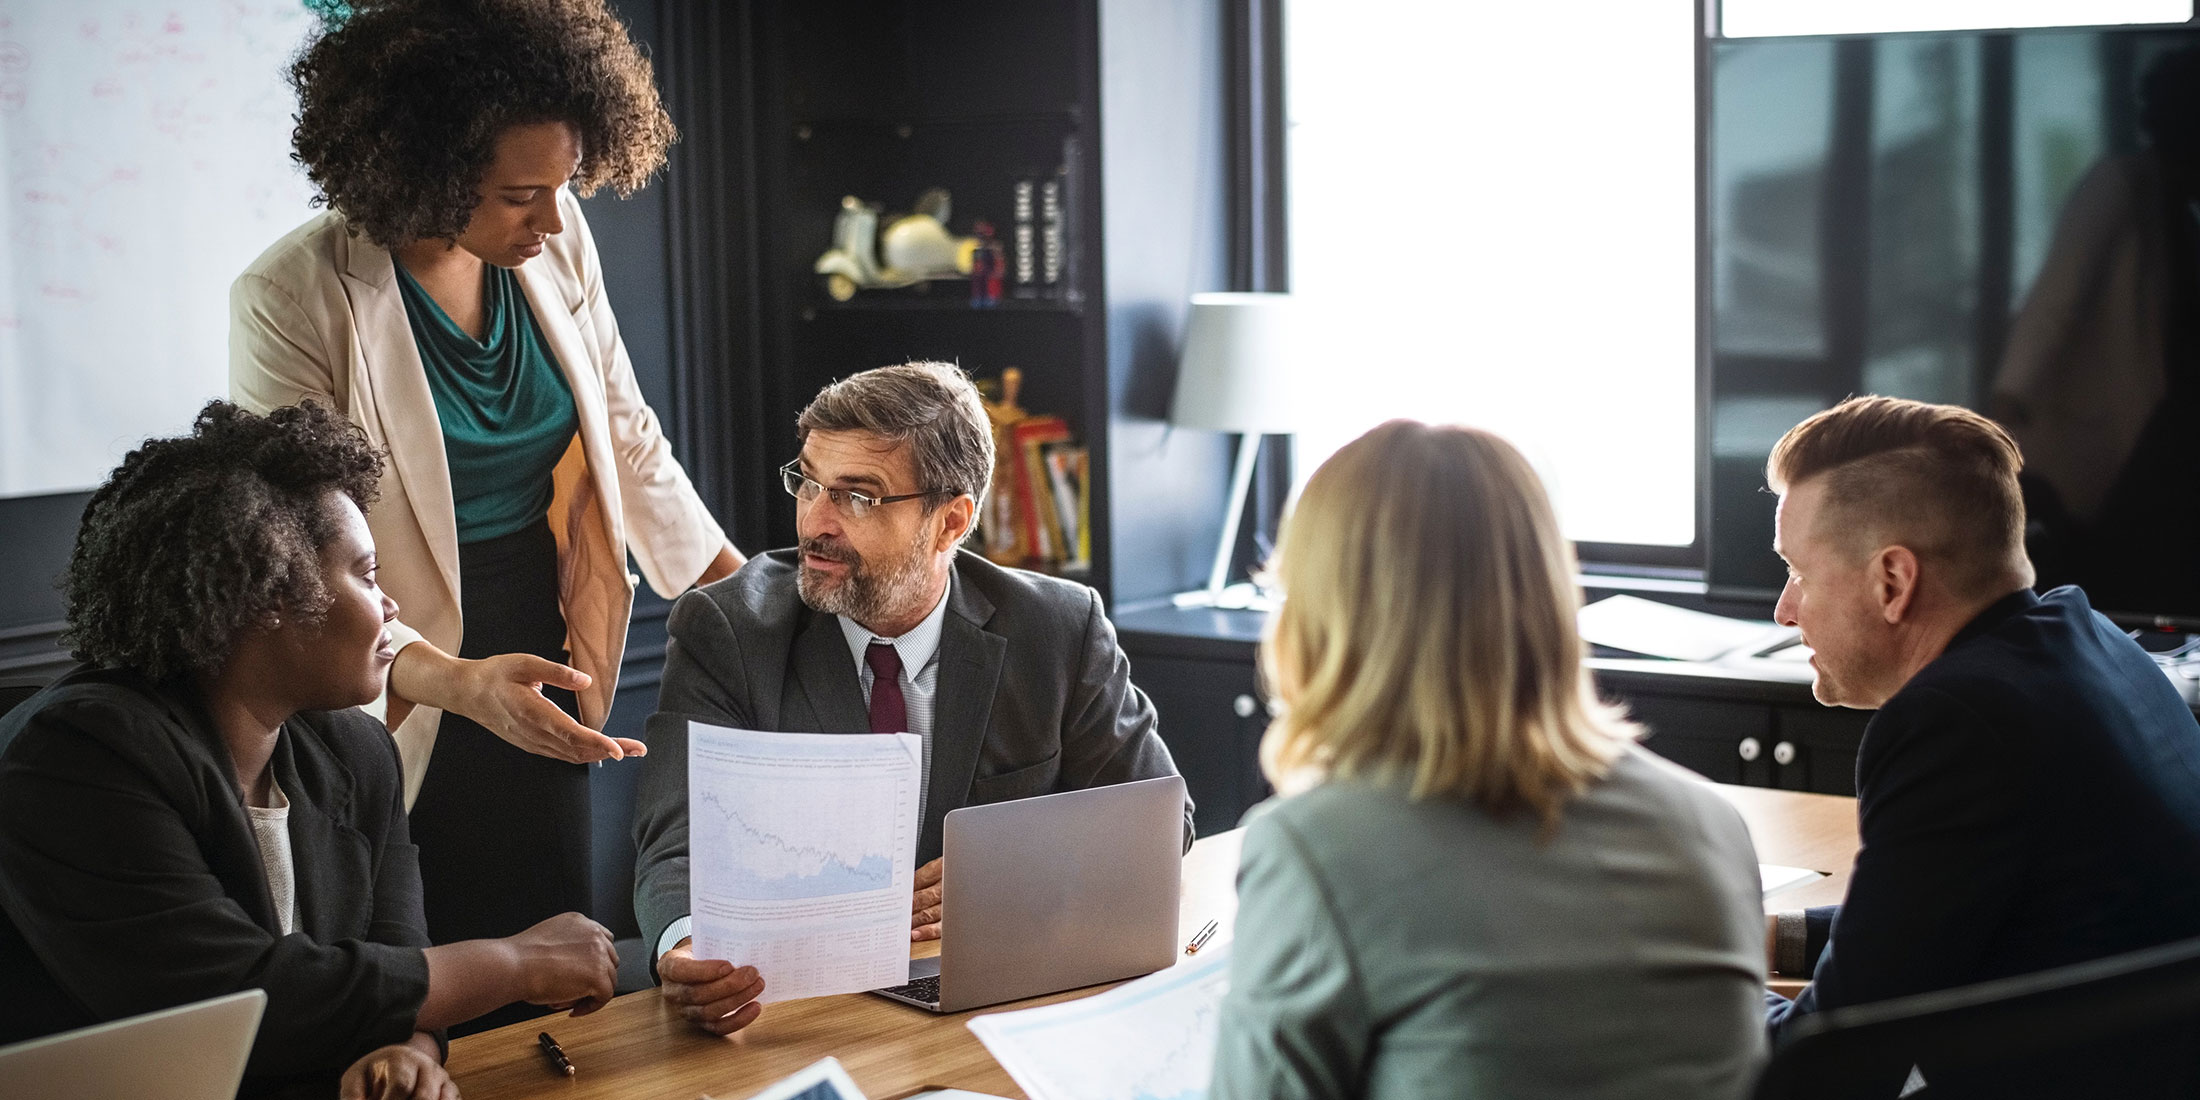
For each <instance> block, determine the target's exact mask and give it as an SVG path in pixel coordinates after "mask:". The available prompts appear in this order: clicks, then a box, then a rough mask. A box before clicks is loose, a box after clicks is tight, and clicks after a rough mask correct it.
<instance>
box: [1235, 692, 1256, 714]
mask: <svg viewBox="0 0 2200 1100" xmlns="http://www.w3.org/2000/svg"><path fill="white" fill-rule="evenodd" d="M1230 709H1232V710H1234V711H1237V716H1238V717H1240V718H1251V717H1252V716H1253V712H1254V711H1256V710H1259V709H1260V702H1259V700H1256V699H1254V698H1253V697H1252V696H1250V695H1240V696H1238V697H1237V698H1236V699H1235V700H1232V701H1231V703H1230Z"/></svg>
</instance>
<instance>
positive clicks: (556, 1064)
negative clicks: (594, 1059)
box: [535, 1031, 574, 1077]
mask: <svg viewBox="0 0 2200 1100" xmlns="http://www.w3.org/2000/svg"><path fill="white" fill-rule="evenodd" d="M535 1041H536V1042H537V1043H540V1044H542V1054H543V1057H545V1058H548V1059H550V1068H551V1069H554V1070H557V1071H558V1072H559V1073H562V1074H564V1075H566V1076H567V1077H571V1076H573V1073H574V1070H573V1063H571V1062H568V1061H566V1060H565V1052H564V1051H563V1050H560V1049H558V1041H557V1040H556V1039H553V1038H551V1037H550V1033H549V1032H547V1031H545V1032H543V1033H542V1034H540V1035H537V1036H535Z"/></svg>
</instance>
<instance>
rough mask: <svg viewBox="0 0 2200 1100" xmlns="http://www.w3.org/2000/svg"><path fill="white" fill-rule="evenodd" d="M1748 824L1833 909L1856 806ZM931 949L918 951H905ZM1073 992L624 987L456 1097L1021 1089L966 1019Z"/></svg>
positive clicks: (1197, 895)
mask: <svg viewBox="0 0 2200 1100" xmlns="http://www.w3.org/2000/svg"><path fill="white" fill-rule="evenodd" d="M1718 790H1719V793H1721V794H1723V795H1725V796H1726V797H1727V799H1728V800H1729V801H1731V802H1733V803H1734V805H1735V807H1736V808H1737V809H1739V810H1741V812H1742V817H1743V818H1744V819H1745V820H1747V821H1748V822H1749V829H1750V834H1751V836H1752V837H1753V838H1754V839H1755V840H1756V844H1757V858H1758V859H1760V860H1762V861H1764V862H1766V863H1777V864H1783V865H1787V866H1792V867H1808V868H1811V869H1813V870H1818V871H1824V872H1827V877H1826V878H1823V879H1820V880H1818V881H1816V882H1812V883H1806V884H1804V885H1801V886H1797V887H1793V888H1791V889H1788V890H1783V891H1781V892H1780V893H1779V894H1777V895H1775V896H1774V897H1772V898H1770V899H1768V900H1767V902H1766V909H1767V911H1770V910H1773V909H1796V908H1802V907H1804V906H1811V905H1831V904H1834V903H1835V902H1838V901H1840V900H1841V896H1842V893H1843V892H1844V891H1845V890H1846V889H1847V888H1848V877H1849V865H1850V863H1851V861H1852V860H1853V859H1854V857H1855V854H1856V800H1855V799H1851V798H1839V797H1835V796H1832V795H1822V794H1803V793H1800V792H1795V791H1775V790H1766V789H1762V788H1757V787H1726V786H1722V787H1719V788H1718ZM1242 836H1243V834H1242V832H1240V831H1231V832H1227V833H1218V834H1216V835H1214V836H1210V837H1207V838H1206V839H1204V840H1201V841H1200V842H1199V843H1197V844H1195V845H1193V846H1192V851H1191V853H1190V854H1189V855H1187V856H1185V857H1184V894H1183V899H1184V900H1183V908H1182V911H1181V912H1180V914H1179V915H1178V918H1177V924H1178V930H1179V938H1181V939H1189V938H1190V937H1191V935H1192V933H1193V932H1195V931H1196V930H1198V928H1199V927H1200V926H1201V925H1202V924H1205V923H1206V922H1207V921H1208V920H1210V919H1211V920H1215V921H1218V922H1219V923H1220V924H1221V926H1222V929H1221V931H1220V932H1219V933H1217V935H1216V936H1215V939H1214V940H1213V942H1214V943H1215V944H1218V945H1219V944H1221V943H1223V942H1226V941H1227V940H1228V939H1229V938H1230V927H1231V925H1232V923H1233V922H1234V918H1235V917H1236V915H1237V890H1236V885H1235V879H1236V872H1237V860H1238V844H1239V842H1240V840H1241V839H1242ZM936 952H937V947H936V945H933V944H925V945H920V946H919V947H917V948H916V949H915V950H913V951H912V954H913V955H929V954H934V953H936ZM1093 992H1096V990H1092V989H1082V990H1073V991H1071V992H1068V993H1058V994H1055V995H1053V996H1051V997H1037V998H1033V999H1031V1000H1028V1001H1017V1002H1014V1003H1011V1004H1006V1005H997V1006H994V1007H992V1008H985V1009H976V1010H973V1011H971V1012H958V1013H954V1014H952V1015H947V1016H936V1015H933V1014H932V1013H929V1012H925V1011H923V1010H921V1009H916V1008H911V1007H909V1006H907V1005H901V1004H896V1003H894V1002H892V1001H888V1000H886V999H884V998H881V997H873V996H871V995H870V994H867V993H854V994H848V995H846V996H839V997H818V998H814V999H811V1000H805V1001H790V1002H786V1003H783V1004H775V1005H770V1006H768V1007H766V1008H765V1009H764V1015H763V1016H762V1017H760V1018H758V1020H757V1021H756V1022H755V1023H753V1024H750V1025H749V1026H748V1027H747V1028H745V1029H743V1030H741V1031H739V1032H736V1033H735V1034H733V1035H732V1036H730V1037H727V1038H717V1037H713V1036H709V1035H704V1034H702V1033H701V1032H698V1031H696V1030H695V1029H694V1028H693V1027H692V1026H690V1025H689V1024H688V1023H687V1022H686V1021H685V1020H682V1019H681V1018H680V1016H679V1014H678V1013H677V1012H674V1011H670V1010H668V1009H667V1008H665V1007H664V1003H663V1001H662V999H661V998H660V997H659V996H658V994H657V992H656V991H655V990H653V989H651V990H643V991H641V992H639V993H629V994H627V995H626V996H624V997H621V998H619V999H618V1000H616V1001H613V1002H611V1004H609V1005H606V1006H605V1007H604V1008H603V1009H602V1010H601V1011H598V1012H596V1013H594V1014H593V1015H590V1016H585V1017H582V1018H581V1019H578V1020H573V1019H567V1018H565V1017H562V1016H550V1017H545V1018H543V1019H540V1020H534V1021H529V1022H526V1023H519V1024H513V1025H511V1026H509V1027H503V1028H499V1029H497V1030H495V1031H486V1032H482V1033H481V1034H478V1035H469V1036H467V1037H465V1038H463V1039H459V1040H458V1041H456V1042H454V1043H452V1044H451V1059H450V1069H451V1075H452V1076H453V1077H454V1078H456V1079H457V1082H458V1087H459V1091H460V1092H461V1093H463V1094H464V1095H465V1097H466V1100H522V1098H534V1097H553V1098H557V1100H588V1098H597V1097H602V1098H617V1100H660V1098H662V1100H695V1098H696V1097H698V1096H700V1095H702V1094H704V1093H709V1094H710V1095H711V1096H713V1097H716V1098H718V1100H743V1098H745V1097H747V1096H749V1095H751V1094H752V1093H755V1092H758V1091H760V1090H762V1089H763V1088H764V1087H765V1086H766V1085H768V1084H770V1083H771V1082H773V1081H776V1080H778V1079H779V1078H781V1077H784V1076H786V1075H787V1074H790V1073H793V1072H794V1071H795V1070H798V1069H801V1068H802V1067H803V1066H806V1065H809V1064H810V1063H811V1062H815V1061H817V1060H818V1059H820V1058H823V1057H825V1056H826V1055H832V1056H833V1057H836V1058H838V1059H840V1061H841V1063H842V1064H843V1065H845V1066H847V1067H848V1072H849V1074H850V1075H852V1076H853V1077H854V1078H855V1080H856V1083H857V1084H858V1085H860V1086H862V1088H863V1091H864V1093H865V1094H866V1095H868V1096H870V1097H872V1100H889V1098H892V1097H896V1096H900V1095H902V1094H904V1093H907V1092H910V1091H912V1090H915V1089H917V1088H918V1087H920V1086H927V1085H932V1086H943V1087H951V1088H961V1089H970V1090H972V1091H976V1092H988V1093H996V1094H999V1095H1001V1096H1010V1097H1020V1096H1022V1095H1023V1093H1022V1092H1021V1091H1019V1090H1018V1089H1017V1088H1016V1084H1015V1082H1013V1081H1011V1080H1010V1079H1009V1077H1008V1074H1007V1073H1006V1072H1005V1071H1003V1070H1002V1069H1001V1067H1000V1064H999V1063H997V1062H995V1061H994V1060H993V1057H992V1055H990V1054H988V1053H986V1050H985V1047H984V1046H983V1045H981V1044H980V1043H979V1042H978V1038H977V1036H975V1035H973V1034H971V1033H970V1029H969V1028H968V1027H967V1026H965V1025H966V1024H967V1023H968V1022H969V1020H970V1018H971V1017H972V1016H974V1015H979V1014H982V1013H986V1012H998V1011H1003V1010H1007V1009H1016V1008H1029V1007H1031V1006H1033V1005H1039V1004H1051V1003H1053V1002H1056V1001H1066V1000H1071V999H1074V998H1077V997H1083V996H1087V995H1090V994H1091V993H1093ZM543 1030H548V1031H549V1032H550V1033H551V1034H552V1035H554V1036H556V1037H557V1040H558V1043H559V1045H560V1046H562V1047H563V1048H564V1049H565V1053H566V1055H567V1056H568V1057H569V1058H571V1059H572V1061H573V1064H574V1065H575V1066H576V1067H578V1069H579V1073H578V1074H577V1075H576V1076H573V1077H559V1076H555V1075H553V1074H552V1073H551V1072H550V1069H549V1066H548V1063H547V1062H546V1061H545V1060H544V1058H543V1056H542V1051H541V1050H540V1049H539V1048H538V1047H537V1045H536V1043H535V1034H536V1033H537V1032H540V1031H543Z"/></svg>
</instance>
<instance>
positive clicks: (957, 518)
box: [932, 493, 978, 554]
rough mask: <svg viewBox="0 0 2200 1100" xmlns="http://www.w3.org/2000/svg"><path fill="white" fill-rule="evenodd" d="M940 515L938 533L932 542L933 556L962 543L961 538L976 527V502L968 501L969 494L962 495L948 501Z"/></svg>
mask: <svg viewBox="0 0 2200 1100" xmlns="http://www.w3.org/2000/svg"><path fill="white" fill-rule="evenodd" d="M940 513H941V517H942V518H941V520H940V532H939V535H938V536H937V537H935V538H934V539H933V540H932V552H933V553H935V554H944V553H947V552H948V551H950V550H953V549H954V548H955V547H956V546H957V545H958V544H960V543H961V542H962V540H963V536H965V535H968V534H969V533H970V529H971V528H972V527H974V526H976V525H977V522H978V502H977V501H975V500H972V499H970V494H968V493H962V494H959V495H957V496H956V497H955V499H953V500H951V501H948V502H947V504H946V506H945V507H942V508H941V509H940Z"/></svg>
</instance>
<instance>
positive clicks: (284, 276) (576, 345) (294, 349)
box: [229, 192, 726, 807]
mask: <svg viewBox="0 0 2200 1100" xmlns="http://www.w3.org/2000/svg"><path fill="white" fill-rule="evenodd" d="M558 204H559V208H560V209H559V214H560V216H561V217H562V218H563V219H564V221H565V231H564V232H562V233H560V234H558V235H556V236H554V237H551V238H550V239H549V241H548V243H547V245H546V246H545V247H544V249H543V252H542V255H540V256H539V257H537V258H535V259H534V260H532V261H530V262H528V263H526V264H523V265H521V266H520V268H519V269H518V274H519V283H520V286H521V288H522V289H523V290H524V291H525V293H526V295H527V304H528V305H529V306H530V307H531V308H532V309H533V310H534V314H535V321H536V323H537V324H538V325H540V326H541V329H542V334H543V336H544V338H545V339H546V340H547V341H548V342H549V346H550V351H551V354H552V355H553V356H555V357H556V359H557V361H558V365H559V366H560V367H561V368H563V370H564V372H565V379H566V381H567V383H569V384H570V385H571V387H572V390H573V405H574V408H575V411H576V412H577V413H578V415H579V419H580V429H579V431H578V432H577V433H576V435H575V439H574V443H573V446H572V447H571V449H569V450H568V451H567V452H566V454H565V457H564V458H563V459H561V460H560V461H559V463H558V465H557V468H556V471H555V473H554V474H553V475H552V477H553V482H554V485H555V495H554V496H553V498H552V500H551V503H550V528H551V531H552V533H553V534H554V535H555V536H556V538H557V544H558V599H559V604H560V607H561V610H563V612H564V614H565V628H566V650H567V652H568V653H570V654H571V663H572V665H573V667H574V668H577V669H579V670H581V671H582V672H585V673H587V674H588V675H589V678H590V683H589V686H588V688H587V690H585V691H582V692H581V693H580V719H581V722H582V723H583V724H585V725H587V726H588V727H590V728H591V729H602V728H603V723H604V718H605V717H606V716H607V715H608V714H609V713H610V710H611V698H612V694H613V692H614V691H616V690H617V688H618V680H619V661H620V659H621V658H622V657H623V656H624V655H625V652H626V627H627V618H628V615H629V614H630V613H631V611H632V610H633V604H634V585H635V584H636V578H635V577H634V576H633V575H632V574H630V573H628V572H627V570H626V560H627V553H628V552H629V551H632V552H633V555H634V560H635V561H636V562H638V563H639V564H640V565H641V569H642V574H643V575H644V576H646V577H648V578H649V585H650V587H651V588H654V589H656V590H657V591H658V592H659V593H660V594H662V595H664V596H665V597H666V598H668V599H669V598H671V597H674V596H677V595H679V594H680V593H681V592H684V591H686V590H687V589H688V587H689V586H691V585H693V584H694V583H695V580H696V578H698V577H701V576H702V575H703V570H704V569H705V568H706V567H708V566H709V564H710V562H711V559H712V558H714V557H715V556H717V553H718V549H719V547H721V546H723V545H725V543H726V536H725V532H724V531H723V530H721V529H720V528H719V526H718V524H717V522H716V521H715V520H713V519H712V518H711V516H710V512H709V511H708V510H707V509H705V508H704V507H703V502H702V500H701V499H700V498H698V497H697V496H696V495H695V488H694V486H693V485H692V484H691V483H690V482H689V481H688V477H687V473H686V471H684V470H682V469H681V468H680V463H679V461H678V460H677V459H675V458H673V456H672V449H671V446H670V445H669V444H668V443H667V442H666V440H665V437H664V433H663V432H662V431H660V430H659V429H658V425H657V417H656V414H654V413H652V412H651V411H650V409H649V405H648V404H647V403H646V402H645V401H643V399H642V393H641V389H640V388H639V387H638V386H637V385H636V384H635V380H634V366H633V363H632V362H631V361H629V360H628V359H627V355H626V345H625V344H624V343H623V342H622V341H621V340H620V339H619V326H618V321H617V320H616V319H615V318H613V317H612V315H611V305H610V303H609V302H608V301H607V300H606V299H605V297H604V290H603V272H602V267H601V265H600V264H599V263H598V261H597V256H596V242H595V238H594V237H592V236H591V235H590V234H589V231H588V222H587V220H586V219H585V218H583V217H582V216H581V211H580V204H579V203H578V201H577V200H575V199H574V198H573V196H572V194H571V193H570V192H563V193H561V194H560V195H559V199H558ZM229 318H230V320H229V392H230V396H231V398H232V399H233V400H235V401H236V402H237V403H238V404H240V405H243V406H244V407H246V408H249V409H252V410H254V411H255V412H265V411H267V410H268V409H271V408H274V407H276V406H280V405H290V404H296V403H297V402H299V401H302V400H304V399H306V398H312V399H313V400H315V401H319V402H321V403H323V404H326V405H329V406H331V407H333V408H336V409H340V410H342V411H343V412H344V414H345V415H346V416H348V417H350V418H351V420H352V422H353V423H355V424H357V425H359V426H360V427H361V428H363V429H365V431H366V434H367V438H368V439H369V440H371V441H372V442H373V443H374V444H375V445H376V446H377V447H381V448H383V449H384V450H385V451H387V452H388V454H389V471H388V473H387V474H386V475H385V476H384V477H383V479H382V497H381V500H380V501H379V502H378V503H377V504H376V505H375V506H374V508H373V509H371V510H370V511H369V512H368V513H367V525H368V527H369V528H370V529H371V530H372V531H373V533H374V543H375V548H376V553H377V555H378V557H379V560H380V563H381V582H382V588H383V589H384V590H385V591H387V592H388V593H389V594H390V595H391V596H392V597H394V598H395V599H396V600H397V603H398V617H399V621H398V622H397V623H396V624H395V625H393V627H392V633H393V634H394V635H395V637H396V641H397V645H398V647H399V648H400V649H402V648H403V647H404V646H407V645H410V644H412V643H413V642H417V641H422V640H426V641H429V642H433V643H435V645H436V646H437V647H439V648H441V649H442V650H444V651H445V652H447V653H453V654H455V653H457V652H458V651H459V646H460V643H461V642H462V640H463V638H464V635H465V624H463V623H461V622H460V621H459V619H460V615H459V587H458V585H459V577H458V523H457V518H456V513H455V511H454V510H453V505H452V501H451V474H450V468H449V466H448V465H447V464H446V462H445V460H444V455H443V428H442V424H441V422H440V421H438V420H437V418H436V411H435V398H434V396H433V395H432V394H431V393H430V392H429V389H428V378H427V372H426V370H425V368H424V367H423V366H422V365H421V361H420V352H419V350H418V349H417V348H416V347H415V346H414V344H413V335H412V328H411V326H410V324H409V323H408V322H407V320H406V316H405V303H404V300H403V298H402V297H400V294H399V289H398V283H397V271H396V267H395V264H394V262H393V261H392V259H391V257H390V253H389V251H388V250H387V249H384V248H382V247H380V246H378V245H375V244H373V243H372V242H370V241H368V240H367V239H366V238H364V237H359V236H354V235H352V234H351V233H350V232H349V231H348V229H347V227H346V225H345V223H344V221H343V219H342V218H341V217H340V216H338V215H336V214H334V213H327V214H323V215H321V216H320V217H317V218H314V219H313V220H312V221H309V222H307V223H306V224H304V225H301V226H299V227H298V228H297V229H294V230H292V231H291V232H290V233H289V234H288V235H286V236H284V237H283V238H282V239H281V240H279V241H276V242H275V244H274V245H273V246H272V247H270V248H269V249H268V250H267V251H266V252H264V253H262V254H261V255H260V258H259V259H257V260H254V261H253V262H252V265H251V266H250V267H247V268H246V269H245V271H244V274H242V275H239V276H238V277H237V281H236V282H235V283H234V284H232V285H231V287H230V290H229ZM385 702H386V700H385ZM441 719H442V712H441V711H439V710H436V709H434V708H431V707H415V708H413V711H412V713H411V714H410V715H408V716H407V717H406V718H405V721H404V722H403V723H402V724H401V725H399V726H398V727H397V728H396V729H395V730H394V731H392V732H393V734H394V736H395V737H396V739H397V747H398V752H399V755H400V756H401V757H402V758H403V761H404V765H405V804H406V805H407V806H408V807H409V806H411V805H412V801H413V799H414V798H415V797H417V796H418V795H419V793H420V780H421V777H422V776H423V775H424V774H426V772H427V767H428V759H429V757H430V756H431V755H432V754H433V753H434V751H435V736H436V728H437V726H438V725H439V723H440V721H441Z"/></svg>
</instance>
